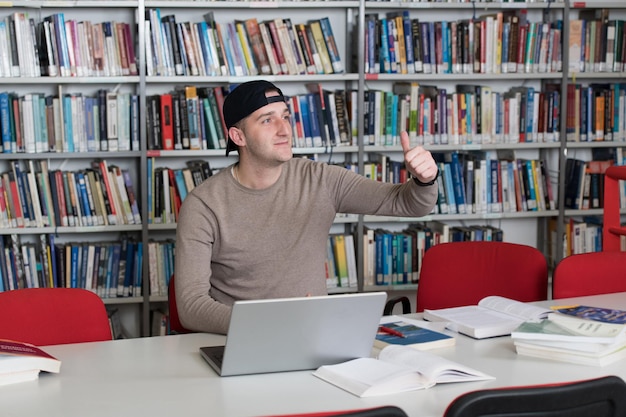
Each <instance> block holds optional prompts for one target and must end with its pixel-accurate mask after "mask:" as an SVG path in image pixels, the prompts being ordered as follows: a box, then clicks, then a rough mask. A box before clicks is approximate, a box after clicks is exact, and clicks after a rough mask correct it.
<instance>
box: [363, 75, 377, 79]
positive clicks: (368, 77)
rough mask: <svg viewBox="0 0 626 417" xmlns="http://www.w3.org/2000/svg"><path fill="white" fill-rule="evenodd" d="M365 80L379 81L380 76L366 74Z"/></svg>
mask: <svg viewBox="0 0 626 417" xmlns="http://www.w3.org/2000/svg"><path fill="white" fill-rule="evenodd" d="M365 79H366V80H377V79H378V74H365Z"/></svg>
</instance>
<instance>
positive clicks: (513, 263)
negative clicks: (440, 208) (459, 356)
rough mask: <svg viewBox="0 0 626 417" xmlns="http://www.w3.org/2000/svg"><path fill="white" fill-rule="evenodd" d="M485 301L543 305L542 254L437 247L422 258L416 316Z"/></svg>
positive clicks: (512, 248)
mask: <svg viewBox="0 0 626 417" xmlns="http://www.w3.org/2000/svg"><path fill="white" fill-rule="evenodd" d="M489 295H500V296H503V297H507V298H512V299H515V300H518V301H522V302H529V301H539V300H546V299H547V298H548V265H547V262H546V258H545V256H544V255H543V253H541V251H539V250H538V249H535V248H533V247H532V246H527V245H520V244H517V243H507V242H486V241H477V242H450V243H442V244H439V245H435V246H433V247H431V248H430V249H428V250H427V251H426V253H425V254H424V257H423V259H422V267H421V270H420V275H419V282H418V285H417V312H422V311H424V309H440V308H448V307H458V306H463V305H475V304H477V303H478V301H480V300H481V299H482V298H484V297H486V296H489ZM401 300H402V297H400V298H395V299H392V300H389V301H388V302H387V305H386V306H385V312H384V314H386V315H387V314H392V310H393V306H394V305H395V304H396V303H398V302H400V301H401ZM407 304H408V303H407ZM410 312H411V311H406V308H405V309H403V313H410Z"/></svg>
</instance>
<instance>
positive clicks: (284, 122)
mask: <svg viewBox="0 0 626 417" xmlns="http://www.w3.org/2000/svg"><path fill="white" fill-rule="evenodd" d="M276 95H278V93H276V92H269V93H267V96H268V97H271V96H276ZM241 130H242V131H243V133H244V136H245V141H246V146H245V147H246V150H247V152H248V154H249V156H250V157H251V158H252V159H256V160H259V161H264V162H269V163H276V162H279V163H282V162H286V161H288V160H290V159H291V158H292V156H293V151H292V148H291V146H292V133H293V132H292V128H291V114H290V113H289V108H288V107H287V105H286V104H285V103H284V102H279V103H270V104H268V105H266V106H264V107H261V108H260V109H258V110H257V111H255V112H254V113H252V114H250V116H248V117H247V118H246V119H245V120H244V121H243V123H242V124H241Z"/></svg>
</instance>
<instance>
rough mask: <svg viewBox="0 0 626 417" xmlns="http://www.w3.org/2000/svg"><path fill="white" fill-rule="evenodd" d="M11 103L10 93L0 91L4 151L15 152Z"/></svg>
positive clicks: (0, 133)
mask: <svg viewBox="0 0 626 417" xmlns="http://www.w3.org/2000/svg"><path fill="white" fill-rule="evenodd" d="M10 105H11V100H10V99H9V93H7V92H2V93H0V136H1V140H2V152H3V153H12V152H13V144H12V143H13V140H12V129H11V110H10Z"/></svg>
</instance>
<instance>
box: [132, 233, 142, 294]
mask: <svg viewBox="0 0 626 417" xmlns="http://www.w3.org/2000/svg"><path fill="white" fill-rule="evenodd" d="M142 274H143V242H141V241H140V242H137V249H136V250H135V261H134V262H133V283H134V288H133V297H139V296H141V293H142V291H141V285H142V280H141V279H142Z"/></svg>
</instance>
